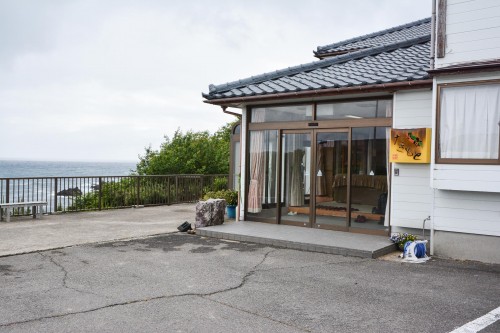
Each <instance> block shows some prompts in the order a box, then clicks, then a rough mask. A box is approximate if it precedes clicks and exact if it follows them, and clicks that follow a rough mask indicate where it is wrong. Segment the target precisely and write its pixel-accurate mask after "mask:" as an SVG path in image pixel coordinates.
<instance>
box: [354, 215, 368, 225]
mask: <svg viewBox="0 0 500 333" xmlns="http://www.w3.org/2000/svg"><path fill="white" fill-rule="evenodd" d="M354 222H359V223H365V222H366V216H364V215H358V217H356V219H355V220H354Z"/></svg>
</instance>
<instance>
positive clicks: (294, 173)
mask: <svg viewBox="0 0 500 333" xmlns="http://www.w3.org/2000/svg"><path fill="white" fill-rule="evenodd" d="M293 135H295V136H298V137H299V138H296V141H299V140H300V136H301V135H300V134H293ZM304 154H305V152H304V149H303V147H301V148H297V149H295V150H294V151H293V152H292V153H291V156H290V157H291V158H290V160H291V163H290V168H291V170H290V206H303V205H304V170H303V165H302V162H303V159H304Z"/></svg>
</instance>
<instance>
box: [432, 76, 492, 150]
mask: <svg viewBox="0 0 500 333" xmlns="http://www.w3.org/2000/svg"><path fill="white" fill-rule="evenodd" d="M440 99H441V100H440V128H439V151H440V157H441V158H460V159H498V141H499V124H500V84H488V85H486V84H485V85H476V86H461V87H446V88H442V89H441V92H440Z"/></svg>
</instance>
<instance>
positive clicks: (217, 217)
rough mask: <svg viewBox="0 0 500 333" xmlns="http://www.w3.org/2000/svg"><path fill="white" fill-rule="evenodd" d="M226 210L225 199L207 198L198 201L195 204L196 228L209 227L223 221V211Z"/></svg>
mask: <svg viewBox="0 0 500 333" xmlns="http://www.w3.org/2000/svg"><path fill="white" fill-rule="evenodd" d="M225 210H226V200H224V199H208V200H207V201H199V202H198V203H197V204H196V218H195V226H196V228H203V227H209V226H212V225H219V224H222V223H224V212H225Z"/></svg>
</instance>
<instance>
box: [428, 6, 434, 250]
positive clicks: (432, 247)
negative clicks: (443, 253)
mask: <svg viewBox="0 0 500 333" xmlns="http://www.w3.org/2000/svg"><path fill="white" fill-rule="evenodd" d="M435 55H436V0H432V15H431V59H430V60H431V61H430V67H431V70H433V69H434V59H435ZM434 200H436V189H435V188H433V189H432V201H431V216H430V220H431V221H430V222H431V228H430V237H429V238H430V239H429V242H430V248H429V252H430V255H431V256H433V255H434V220H435V219H434Z"/></svg>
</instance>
